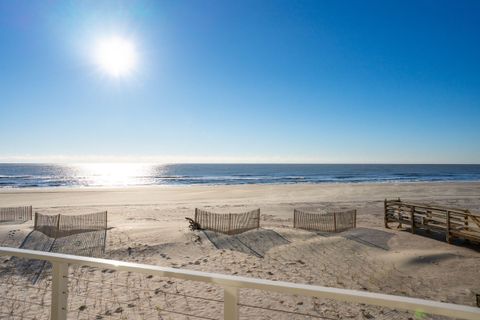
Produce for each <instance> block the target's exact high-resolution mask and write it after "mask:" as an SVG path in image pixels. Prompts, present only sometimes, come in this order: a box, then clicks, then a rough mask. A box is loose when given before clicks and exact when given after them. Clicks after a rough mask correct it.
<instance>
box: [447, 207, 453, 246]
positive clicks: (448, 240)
mask: <svg viewBox="0 0 480 320" xmlns="http://www.w3.org/2000/svg"><path fill="white" fill-rule="evenodd" d="M446 217H447V234H446V240H447V242H448V243H452V240H451V239H450V211H448V210H447V214H446Z"/></svg>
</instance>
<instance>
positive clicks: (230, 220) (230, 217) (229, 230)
mask: <svg viewBox="0 0 480 320" xmlns="http://www.w3.org/2000/svg"><path fill="white" fill-rule="evenodd" d="M231 230H232V214H231V213H229V214H228V234H230V232H231Z"/></svg>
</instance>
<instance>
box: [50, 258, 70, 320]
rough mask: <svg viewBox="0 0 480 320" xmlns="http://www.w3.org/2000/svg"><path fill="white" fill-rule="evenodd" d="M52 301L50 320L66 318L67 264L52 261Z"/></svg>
mask: <svg viewBox="0 0 480 320" xmlns="http://www.w3.org/2000/svg"><path fill="white" fill-rule="evenodd" d="M52 265H53V271H52V303H51V305H50V314H51V319H52V320H66V319H67V300H68V264H67V263H60V262H53V263H52Z"/></svg>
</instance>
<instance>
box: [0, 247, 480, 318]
mask: <svg viewBox="0 0 480 320" xmlns="http://www.w3.org/2000/svg"><path fill="white" fill-rule="evenodd" d="M0 255H9V256H16V257H22V258H28V259H37V260H45V261H49V262H51V263H52V265H53V273H52V302H51V311H50V312H51V319H53V320H64V319H66V318H67V298H68V267H69V265H78V266H90V267H98V268H108V269H113V270H118V271H130V272H138V273H143V274H148V275H156V276H160V277H170V278H177V279H183V280H191V281H201V282H206V283H210V284H216V285H220V286H222V287H223V289H224V319H228V320H237V319H238V314H239V311H238V298H239V289H240V288H245V289H259V290H264V291H271V292H279V293H287V294H295V295H303V296H311V297H317V298H327V299H334V300H339V301H346V302H354V303H365V304H369V305H376V306H381V307H388V308H394V309H404V310H410V311H414V312H423V313H428V314H435V315H442V316H448V317H454V318H460V319H470V320H478V319H480V308H475V307H470V306H464V305H457V304H451V303H444V302H437V301H431V300H423V299H416V298H409V297H402V296H394V295H388V294H381V293H372V292H364V291H357V290H348V289H338V288H330V287H322V286H313V285H306V284H297V283H290V282H283V281H271V280H264V279H255V278H246V277H238V276H229V275H222V274H216V273H209V272H201V271H193V270H184V269H176V268H167V267H159V266H152V265H145V264H139V263H131V262H124V261H117V260H107V259H98V258H89V257H80V256H74V255H68V254H59V253H51V252H43V251H34V250H24V249H17V248H6V247H0Z"/></svg>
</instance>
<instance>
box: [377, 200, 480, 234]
mask: <svg viewBox="0 0 480 320" xmlns="http://www.w3.org/2000/svg"><path fill="white" fill-rule="evenodd" d="M384 211H385V212H384V213H385V227H386V228H388V227H389V223H390V222H398V223H399V227H401V226H402V225H403V224H406V225H409V226H410V227H411V232H412V233H415V230H416V229H418V228H421V229H424V230H427V231H439V232H443V233H445V238H446V240H447V242H448V243H451V241H452V239H453V238H461V239H466V240H470V241H475V242H479V243H480V215H478V214H474V213H471V212H470V211H469V210H467V209H458V208H446V207H441V206H433V205H428V204H422V203H415V202H404V201H402V200H400V199H394V200H387V199H385V202H384Z"/></svg>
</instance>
